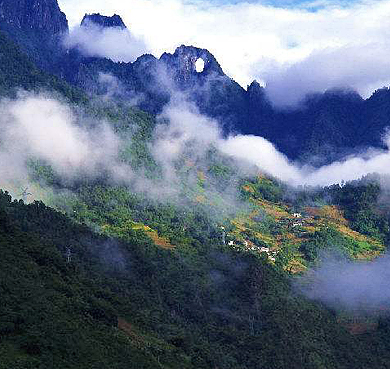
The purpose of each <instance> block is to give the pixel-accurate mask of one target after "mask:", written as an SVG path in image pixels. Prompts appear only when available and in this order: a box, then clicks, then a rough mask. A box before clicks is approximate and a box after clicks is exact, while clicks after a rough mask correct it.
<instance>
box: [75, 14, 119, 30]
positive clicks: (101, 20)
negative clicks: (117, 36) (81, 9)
mask: <svg viewBox="0 0 390 369" xmlns="http://www.w3.org/2000/svg"><path fill="white" fill-rule="evenodd" d="M91 23H93V24H96V25H98V26H101V27H107V28H111V27H119V28H122V29H126V28H127V27H126V25H125V23H124V22H123V20H122V18H121V17H120V16H119V15H118V14H114V15H113V16H111V17H108V16H105V15H101V14H100V13H94V14H85V15H84V18H83V20H82V21H81V25H82V26H86V25H88V24H91Z"/></svg>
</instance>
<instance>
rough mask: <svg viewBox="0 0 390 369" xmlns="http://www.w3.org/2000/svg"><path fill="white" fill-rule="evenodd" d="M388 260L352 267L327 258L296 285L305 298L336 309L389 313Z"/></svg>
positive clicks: (381, 259)
mask: <svg viewBox="0 0 390 369" xmlns="http://www.w3.org/2000/svg"><path fill="white" fill-rule="evenodd" d="M389 279H390V256H389V255H385V256H382V257H379V258H378V259H376V260H374V261H372V262H365V263H353V262H346V261H343V260H336V259H333V258H329V259H327V260H325V261H324V262H323V263H322V264H321V265H320V266H319V267H318V268H316V269H314V270H312V271H311V272H309V274H308V275H307V276H305V277H303V279H302V280H301V281H300V283H297V288H298V289H299V290H300V291H301V292H303V293H304V294H305V295H306V296H307V297H309V298H311V299H314V300H318V301H321V302H323V303H325V304H327V305H328V306H331V307H333V308H336V309H340V308H341V309H348V310H354V311H362V312H364V311H366V312H368V313H369V312H374V313H379V312H381V310H382V311H383V312H384V313H389V312H390V284H389Z"/></svg>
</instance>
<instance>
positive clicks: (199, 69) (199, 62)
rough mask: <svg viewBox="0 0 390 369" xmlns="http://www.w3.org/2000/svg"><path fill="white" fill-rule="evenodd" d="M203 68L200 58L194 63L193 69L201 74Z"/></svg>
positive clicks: (202, 61)
mask: <svg viewBox="0 0 390 369" xmlns="http://www.w3.org/2000/svg"><path fill="white" fill-rule="evenodd" d="M204 66H205V62H204V60H203V59H202V58H199V59H198V60H197V61H196V62H195V69H196V71H197V72H198V73H202V72H203V70H204Z"/></svg>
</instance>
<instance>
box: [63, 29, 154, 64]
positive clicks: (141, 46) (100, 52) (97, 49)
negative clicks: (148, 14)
mask: <svg viewBox="0 0 390 369" xmlns="http://www.w3.org/2000/svg"><path fill="white" fill-rule="evenodd" d="M64 43H65V46H66V47H68V48H73V47H76V48H78V49H79V50H80V51H81V52H82V53H83V54H84V55H86V56H98V57H105V58H109V59H111V60H113V61H115V62H133V61H134V60H135V59H137V57H138V56H140V55H142V54H145V53H146V52H147V51H148V49H147V47H146V45H145V43H144V42H143V40H142V39H141V38H137V37H134V36H133V35H132V34H131V33H130V32H129V30H127V29H122V28H120V27H110V28H108V27H106V28H103V27H101V26H98V25H95V24H93V23H89V24H87V25H83V26H82V27H75V28H73V29H72V30H71V31H70V33H69V35H68V36H67V37H66V38H65V40H64Z"/></svg>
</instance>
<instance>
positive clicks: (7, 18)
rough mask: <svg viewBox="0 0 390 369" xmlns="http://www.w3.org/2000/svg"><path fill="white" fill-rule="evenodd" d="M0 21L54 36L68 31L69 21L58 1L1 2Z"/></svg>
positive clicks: (23, 0) (14, 0) (17, 0)
mask: <svg viewBox="0 0 390 369" xmlns="http://www.w3.org/2000/svg"><path fill="white" fill-rule="evenodd" d="M0 21H3V22H6V23H8V24H9V25H12V26H14V27H17V28H20V29H36V30H44V31H47V32H48V33H50V34H53V35H54V34H59V33H64V32H67V31H68V21H67V19H66V16H65V14H64V13H63V12H61V10H60V7H59V6H58V3H57V0H0Z"/></svg>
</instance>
